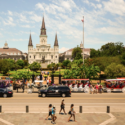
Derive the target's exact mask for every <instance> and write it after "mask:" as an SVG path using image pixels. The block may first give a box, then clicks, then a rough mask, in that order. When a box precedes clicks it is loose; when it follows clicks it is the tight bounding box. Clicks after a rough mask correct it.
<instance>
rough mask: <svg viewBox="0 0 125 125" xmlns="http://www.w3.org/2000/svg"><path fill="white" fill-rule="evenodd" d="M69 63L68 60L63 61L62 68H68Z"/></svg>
mask: <svg viewBox="0 0 125 125" xmlns="http://www.w3.org/2000/svg"><path fill="white" fill-rule="evenodd" d="M70 63H71V61H70V60H64V61H63V63H62V65H63V66H64V67H68V66H70Z"/></svg>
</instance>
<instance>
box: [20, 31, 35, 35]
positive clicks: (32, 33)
mask: <svg viewBox="0 0 125 125" xmlns="http://www.w3.org/2000/svg"><path fill="white" fill-rule="evenodd" d="M20 33H22V34H30V33H31V35H34V34H36V33H35V32H25V31H20Z"/></svg>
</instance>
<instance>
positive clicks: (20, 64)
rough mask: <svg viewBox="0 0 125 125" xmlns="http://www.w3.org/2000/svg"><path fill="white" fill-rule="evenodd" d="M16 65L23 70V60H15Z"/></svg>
mask: <svg viewBox="0 0 125 125" xmlns="http://www.w3.org/2000/svg"><path fill="white" fill-rule="evenodd" d="M16 64H17V65H19V66H21V68H23V67H24V65H25V63H24V61H23V60H20V59H19V60H17V62H16Z"/></svg>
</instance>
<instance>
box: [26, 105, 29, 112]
mask: <svg viewBox="0 0 125 125" xmlns="http://www.w3.org/2000/svg"><path fill="white" fill-rule="evenodd" d="M28 112H29V106H28V105H27V106H26V113H28Z"/></svg>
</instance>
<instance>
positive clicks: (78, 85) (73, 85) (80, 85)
mask: <svg viewBox="0 0 125 125" xmlns="http://www.w3.org/2000/svg"><path fill="white" fill-rule="evenodd" d="M64 81H65V85H67V86H69V88H70V90H71V91H72V92H85V93H89V84H88V83H89V79H63V82H64Z"/></svg>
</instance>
